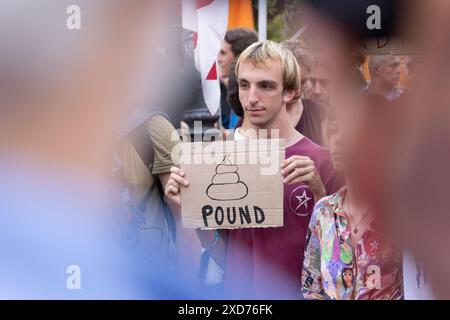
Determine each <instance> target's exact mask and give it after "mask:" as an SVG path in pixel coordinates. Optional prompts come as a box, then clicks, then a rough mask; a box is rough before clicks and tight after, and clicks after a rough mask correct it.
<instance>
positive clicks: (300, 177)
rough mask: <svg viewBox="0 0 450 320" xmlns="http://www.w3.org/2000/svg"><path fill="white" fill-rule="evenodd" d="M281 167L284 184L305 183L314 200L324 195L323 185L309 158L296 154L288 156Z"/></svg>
mask: <svg viewBox="0 0 450 320" xmlns="http://www.w3.org/2000/svg"><path fill="white" fill-rule="evenodd" d="M281 169H282V170H281V175H282V176H283V177H284V180H283V182H284V183H286V184H293V183H305V184H306V185H308V187H309V188H310V189H311V192H312V193H313V195H314V202H317V201H318V200H319V199H320V198H322V197H324V196H325V193H326V192H325V187H324V185H323V183H322V179H321V178H320V175H319V172H318V171H317V169H316V165H315V164H314V161H313V160H311V158H309V157H304V156H298V155H295V156H292V157H289V158H288V159H286V160H284V161H283V163H282V164H281Z"/></svg>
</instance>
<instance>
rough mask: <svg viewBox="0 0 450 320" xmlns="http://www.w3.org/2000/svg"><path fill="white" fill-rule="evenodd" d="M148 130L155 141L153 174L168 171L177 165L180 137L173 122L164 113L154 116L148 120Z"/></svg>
mask: <svg viewBox="0 0 450 320" xmlns="http://www.w3.org/2000/svg"><path fill="white" fill-rule="evenodd" d="M147 130H148V132H149V134H150V138H151V139H152V141H153V150H154V157H153V166H152V174H163V173H168V172H169V171H170V168H171V167H173V166H176V165H177V163H176V158H174V157H173V156H172V155H173V154H174V153H176V149H175V148H177V146H178V145H179V143H180V137H179V135H178V133H177V131H176V130H175V128H174V127H173V126H172V124H171V123H170V122H169V121H168V120H167V119H166V118H165V117H164V116H162V115H157V116H154V117H152V118H151V119H150V120H149V121H148V122H147Z"/></svg>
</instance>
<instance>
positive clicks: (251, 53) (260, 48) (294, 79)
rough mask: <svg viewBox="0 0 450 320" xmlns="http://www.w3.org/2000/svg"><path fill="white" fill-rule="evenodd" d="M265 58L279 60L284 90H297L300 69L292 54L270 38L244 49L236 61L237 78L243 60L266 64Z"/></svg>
mask: <svg viewBox="0 0 450 320" xmlns="http://www.w3.org/2000/svg"><path fill="white" fill-rule="evenodd" d="M267 60H278V61H280V62H281V69H282V72H283V88H284V90H294V91H298V90H299V89H300V71H299V70H300V69H299V67H298V63H297V59H296V58H295V56H294V54H293V53H292V52H291V51H290V50H289V49H286V48H284V47H283V46H281V45H280V44H278V43H276V42H273V41H271V40H266V41H260V42H256V43H253V44H252V45H250V46H249V47H248V48H247V49H245V50H244V51H243V52H242V53H241V55H240V56H239V59H238V61H237V63H236V68H235V72H236V78H239V66H240V64H241V63H242V62H243V61H250V62H252V63H253V64H254V65H256V66H258V65H266V62H267Z"/></svg>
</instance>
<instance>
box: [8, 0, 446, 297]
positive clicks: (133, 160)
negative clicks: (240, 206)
mask: <svg viewBox="0 0 450 320" xmlns="http://www.w3.org/2000/svg"><path fill="white" fill-rule="evenodd" d="M4 2H5V4H0V30H2V32H0V50H1V51H2V55H1V57H0V102H1V105H0V132H1V134H0V153H1V155H2V156H1V157H0V172H1V174H0V176H1V177H2V178H1V182H0V256H1V259H0V261H1V262H0V283H2V285H1V288H0V298H44V299H45V298H67V299H77V298H119V299H120V298H132V299H134V298H136V299H153V298H157V299H158V298H160V299H161V298H181V299H182V298H189V299H190V298H208V299H209V298H228V299H239V298H244V299H254V298H262V299H336V300H349V299H395V300H399V299H436V298H449V297H450V274H448V270H449V267H450V259H447V258H448V257H450V255H447V254H446V253H445V252H446V249H445V248H446V247H447V245H448V244H450V239H449V238H448V235H449V232H448V228H450V216H449V212H450V202H449V201H450V200H449V199H450V197H449V196H448V195H449V191H450V188H449V187H448V180H449V179H448V178H450V176H449V173H448V172H449V171H448V169H447V166H448V163H449V160H450V153H449V151H448V150H450V149H449V147H448V146H449V145H450V144H449V142H450V141H448V140H449V138H450V132H449V131H450V130H449V129H450V111H449V110H450V108H448V106H447V105H446V103H447V102H448V101H449V100H448V99H449V97H448V92H450V91H449V90H447V88H448V85H449V81H450V72H449V70H447V69H448V68H449V64H448V59H447V53H448V50H449V48H450V42H449V41H448V39H449V38H448V35H449V33H450V23H449V21H450V3H446V2H442V1H426V2H425V1H410V2H409V4H408V6H407V7H406V6H401V4H404V3H403V2H400V1H398V6H397V7H395V8H394V9H395V14H393V16H395V17H396V19H395V23H394V24H393V26H392V29H391V30H389V31H388V32H389V34H388V35H389V36H392V35H394V34H395V35H398V36H400V37H406V36H407V37H411V38H414V39H416V43H417V49H418V50H417V51H416V50H414V52H412V51H411V53H401V54H392V53H383V54H371V55H369V54H366V53H364V52H361V50H360V49H361V46H360V44H361V42H362V41H365V40H367V37H370V35H367V34H364V33H360V32H356V31H355V29H357V28H355V26H354V24H353V23H354V19H352V17H351V14H352V13H351V12H352V11H351V10H334V9H333V8H334V7H333V6H332V5H330V6H328V5H326V4H325V3H327V2H326V1H306V2H309V3H310V6H305V8H304V10H305V19H306V22H307V26H308V27H307V29H305V31H304V32H303V33H301V34H298V33H297V34H296V35H295V37H294V38H289V39H285V40H283V41H281V42H279V43H278V42H274V41H270V40H263V41H260V39H259V38H258V34H257V33H256V32H255V31H254V30H250V29H246V28H235V29H230V30H228V31H227V33H226V35H225V38H224V39H223V41H222V43H221V48H220V51H219V52H218V53H217V68H218V70H217V71H218V77H219V80H220V92H221V100H220V109H219V111H218V113H217V114H214V115H211V114H210V113H209V111H208V109H207V107H206V105H205V102H204V100H203V97H202V88H201V79H200V73H199V72H198V71H197V70H196V68H195V61H194V60H195V58H194V44H193V42H194V41H195V39H194V38H195V35H193V34H192V33H191V32H188V31H186V30H183V29H182V28H181V27H180V25H179V22H177V21H178V20H177V19H178V16H177V14H176V13H177V12H178V11H177V8H178V7H177V6H179V3H178V1H164V2H158V1H133V2H127V3H125V2H122V1H113V2H108V3H109V4H108V5H105V6H99V5H98V4H94V3H92V2H90V1H87V0H82V1H78V2H80V6H81V7H82V8H83V11H86V12H87V11H89V12H90V14H89V17H86V18H85V19H86V20H85V21H83V29H82V30H78V31H76V32H68V31H67V30H64V31H60V29H61V28H60V27H59V25H60V23H61V21H64V18H65V16H62V18H60V17H59V16H58V14H57V12H59V11H60V10H61V8H65V7H67V5H69V3H70V1H66V0H63V1H60V2H58V4H55V2H54V1H49V0H42V1H41V2H42V4H41V6H36V4H35V2H33V1H31V0H18V1H9V0H6V1H4ZM103 2H104V1H97V3H103ZM394 2H395V3H397V1H394ZM342 6H343V7H344V9H345V8H346V7H347V6H350V4H349V1H343V3H342ZM35 7H39V8H36V10H37V11H36V10H28V11H30V12H32V14H30V16H29V17H28V16H27V17H26V18H27V19H18V18H17V17H16V19H13V18H12V17H14V16H15V15H17V12H19V11H20V9H25V8H35ZM43 8H44V9H45V10H44V11H45V15H46V17H47V18H46V19H44V20H45V21H44V20H43V19H40V18H39V12H40V11H39V10H42V9H43ZM394 9H392V10H394ZM24 11H26V10H22V12H24ZM63 12H64V10H63ZM94 17H95V18H94ZM410 21H414V24H412V23H410ZM416 26H417V27H416ZM418 26H420V28H419V27H418ZM382 36H386V35H382ZM199 122H200V123H201V128H200V129H198V128H197V127H196V126H195V125H194V124H195V123H197V124H198V123H199ZM211 129H212V130H213V131H211ZM267 129H269V130H274V129H275V130H277V133H278V135H279V137H280V138H283V139H284V140H285V142H286V151H285V161H284V162H283V163H282V164H281V168H280V170H281V175H282V176H283V183H284V196H283V201H284V210H283V217H284V226H283V227H279V228H247V229H233V230H200V229H198V230H193V229H187V228H184V227H183V225H182V216H181V211H182V210H181V203H180V193H181V192H183V188H189V186H190V184H191V183H192V182H194V181H195V177H190V176H186V174H185V172H183V171H182V170H181V168H180V163H179V162H178V160H177V159H176V158H174V157H173V154H174V150H177V148H179V146H180V144H181V143H182V142H187V141H192V140H195V139H200V140H203V141H211V140H227V139H228V140H235V141H242V140H247V139H258V138H259V135H260V132H261V130H267ZM206 132H208V134H210V133H211V132H214V133H213V134H212V136H209V135H208V134H206ZM269 138H270V137H269ZM111 168H112V170H111ZM300 198H301V199H300ZM293 199H294V200H295V199H298V200H295V201H293ZM70 265H77V266H79V268H80V270H81V278H80V279H81V280H80V281H81V288H82V290H69V289H68V288H67V286H66V278H67V277H68V274H67V273H66V268H67V267H68V266H70Z"/></svg>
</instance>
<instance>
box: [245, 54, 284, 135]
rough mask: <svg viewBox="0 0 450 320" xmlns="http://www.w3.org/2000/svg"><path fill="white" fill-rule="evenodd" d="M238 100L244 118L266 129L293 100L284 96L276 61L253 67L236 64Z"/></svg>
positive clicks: (280, 71) (246, 63) (248, 64)
mask: <svg viewBox="0 0 450 320" xmlns="http://www.w3.org/2000/svg"><path fill="white" fill-rule="evenodd" d="M238 71H239V72H238V73H239V77H238V84H239V100H240V102H241V104H242V107H243V108H244V116H245V117H246V118H247V119H248V120H249V121H250V123H251V124H252V125H254V126H257V127H260V128H266V127H268V126H269V125H270V123H272V122H273V120H274V119H275V118H276V117H277V116H278V114H279V113H280V111H281V110H282V108H283V107H284V106H285V104H286V103H287V102H289V101H290V100H291V99H292V96H290V95H286V94H283V91H284V89H283V74H282V69H281V63H280V62H279V61H278V60H268V61H266V65H258V66H255V65H254V64H253V63H252V62H248V61H242V62H241V63H240V65H239V70H238Z"/></svg>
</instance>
